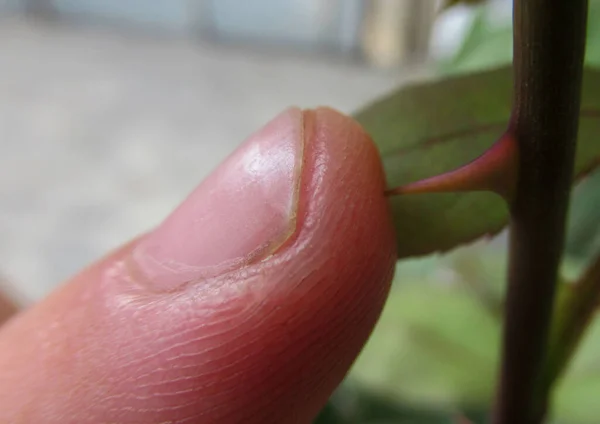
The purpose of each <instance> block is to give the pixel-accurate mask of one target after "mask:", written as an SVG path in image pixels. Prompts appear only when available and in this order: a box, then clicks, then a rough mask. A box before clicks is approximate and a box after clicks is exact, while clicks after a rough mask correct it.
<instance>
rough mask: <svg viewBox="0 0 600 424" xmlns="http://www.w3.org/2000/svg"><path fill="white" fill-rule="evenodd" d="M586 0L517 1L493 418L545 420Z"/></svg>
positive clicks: (519, 422)
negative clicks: (512, 176)
mask: <svg viewBox="0 0 600 424" xmlns="http://www.w3.org/2000/svg"><path fill="white" fill-rule="evenodd" d="M587 6H588V4H587V0H568V1H566V0H515V2H514V58H513V60H514V95H515V98H514V103H513V113H512V116H511V123H510V127H509V132H511V133H512V134H514V136H515V138H516V141H517V146H518V153H519V176H518V181H517V184H516V190H515V196H514V200H513V202H512V204H511V224H510V255H509V272H508V292H507V298H506V307H505V323H504V335H503V349H502V359H501V373H500V381H499V385H498V391H497V395H496V400H495V401H496V404H495V409H494V413H493V416H492V423H493V424H538V423H541V422H543V420H544V418H545V415H546V409H547V404H548V391H547V389H546V388H545V387H543V385H542V383H543V375H544V370H543V368H544V361H545V360H546V358H545V354H546V349H547V344H548V336H549V329H550V324H551V320H552V310H553V306H554V298H555V292H556V285H557V284H556V282H557V274H558V266H559V262H560V258H561V255H562V250H563V245H564V231H565V218H566V213H567V206H568V202H569V191H570V187H571V179H572V175H573V163H574V155H575V145H576V140H577V129H578V115H579V107H580V98H581V81H582V73H583V56H584V50H585V35H586V21H587Z"/></svg>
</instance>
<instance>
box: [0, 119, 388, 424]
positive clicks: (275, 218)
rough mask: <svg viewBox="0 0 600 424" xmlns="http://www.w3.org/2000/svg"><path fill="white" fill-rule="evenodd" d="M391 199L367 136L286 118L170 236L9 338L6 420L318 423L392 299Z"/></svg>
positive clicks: (196, 199) (33, 315) (1, 404)
mask: <svg viewBox="0 0 600 424" xmlns="http://www.w3.org/2000/svg"><path fill="white" fill-rule="evenodd" d="M383 191H384V176H383V171H382V167H381V162H380V159H379V155H378V153H377V150H376V148H375V146H374V145H373V144H372V142H371V141H370V139H369V138H368V137H367V136H366V135H365V134H364V133H363V131H362V129H361V128H360V127H359V126H358V124H356V123H355V122H354V121H353V120H351V119H350V118H348V117H345V116H343V115H341V114H339V113H337V112H335V111H332V110H330V109H317V110H314V111H301V110H299V109H289V110H287V111H285V112H284V113H283V114H281V115H279V116H278V117H277V118H276V119H275V120H274V121H272V122H270V123H269V124H268V125H267V126H266V127H265V128H263V129H262V130H260V131H259V132H258V133H256V134H254V135H253V136H251V137H250V138H249V139H248V140H247V141H246V142H245V143H244V144H243V145H242V146H241V147H240V148H238V149H237V150H236V151H235V152H234V153H233V154H232V155H231V156H230V157H229V158H228V159H226V160H225V161H224V162H223V163H222V164H221V165H220V167H219V168H217V169H216V170H215V171H214V172H213V173H212V174H211V175H210V176H209V177H208V178H207V179H206V180H205V181H204V182H202V184H200V186H199V187H198V188H197V189H196V190H195V191H194V192H193V193H192V194H191V195H190V197H189V198H188V199H187V200H185V202H184V203H183V204H182V205H181V206H179V207H178V208H177V209H176V210H175V211H174V212H173V213H172V214H171V215H170V216H169V217H168V218H167V219H166V220H165V221H164V222H163V223H162V224H161V225H160V226H159V227H158V228H157V229H155V230H153V231H152V232H149V233H148V234H145V235H142V236H140V237H138V238H137V239H135V240H133V241H131V242H129V243H128V244H126V245H125V246H122V247H120V248H119V249H117V250H116V251H114V252H112V253H110V254H109V255H108V256H106V257H105V258H103V259H101V260H99V261H98V262H97V263H95V264H93V265H91V266H90V267H88V268H87V269H85V270H83V271H82V272H81V273H80V274H78V275H76V276H75V277H73V278H72V279H70V280H69V281H67V282H65V283H64V284H63V285H62V286H61V287H60V288H59V289H58V290H56V291H55V292H54V293H52V294H51V295H50V296H49V297H48V298H46V299H44V300H43V301H41V302H40V303H38V304H36V305H34V306H33V307H31V308H29V309H27V310H25V311H23V312H21V313H19V314H17V315H15V316H14V317H13V318H12V319H10V320H9V321H8V323H7V324H5V325H4V326H3V327H2V328H1V329H0V347H1V348H0V375H1V380H0V422H2V423H45V424H56V423H61V424H65V423H78V424H85V423H144V424H151V423H227V424H234V423H246V424H252V423H261V424H262V423H307V422H310V421H311V420H312V419H313V418H314V417H315V416H316V415H317V414H318V412H319V411H320V409H321V408H322V407H323V406H324V405H325V403H326V401H327V399H328V397H329V396H330V394H331V393H332V391H333V390H334V389H335V388H336V386H337V385H338V384H339V383H340V381H341V380H342V379H343V377H344V375H345V374H346V372H347V370H348V369H349V367H350V365H351V364H352V362H353V361H354V359H355V357H356V356H357V355H358V353H359V352H360V350H361V348H362V346H363V345H364V343H365V341H366V339H367V338H368V336H369V334H370V332H371V331H372V329H373V326H374V324H375V322H376V320H377V318H378V316H379V313H380V311H381V308H382V306H383V303H384V301H385V298H386V295H387V291H388V288H389V283H390V280H391V278H392V274H393V268H394V264H395V239H394V232H393V228H392V223H391V217H390V212H389V209H388V205H387V202H386V200H385V198H384V196H383Z"/></svg>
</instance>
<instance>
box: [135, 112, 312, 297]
mask: <svg viewBox="0 0 600 424" xmlns="http://www.w3.org/2000/svg"><path fill="white" fill-rule="evenodd" d="M303 126H304V124H303V113H302V111H301V110H300V109H297V108H294V109H288V110H286V111H285V112H283V113H281V114H280V115H279V116H277V117H276V118H275V119H274V120H272V121H271V122H269V123H268V124H267V125H266V126H264V127H263V128H262V129H260V130H259V131H257V132H256V133H254V134H253V135H251V136H250V137H249V138H248V139H247V140H246V141H245V142H244V143H243V144H242V145H241V146H240V147H239V148H238V149H236V150H235V151H234V152H233V153H232V154H231V156H229V157H228V158H227V159H226V160H225V161H224V162H223V163H222V164H221V165H220V166H219V167H218V168H217V169H216V170H215V171H214V172H212V173H211V175H209V176H208V178H206V179H205V180H204V181H203V182H202V183H201V184H200V185H199V186H198V187H197V188H196V189H195V190H194V192H192V194H191V195H190V196H189V197H188V198H187V199H186V200H185V201H184V202H183V203H182V204H181V205H180V206H179V207H178V208H177V209H176V210H175V211H174V212H173V213H172V214H171V215H170V216H169V217H168V218H167V219H166V220H165V221H164V222H163V223H162V224H161V225H160V226H159V227H158V228H157V229H156V230H154V231H153V232H152V233H151V234H149V235H148V236H147V237H145V238H144V239H143V240H142V241H140V243H139V244H138V246H137V247H136V248H135V249H134V251H133V253H132V265H133V267H134V268H135V271H136V272H137V273H141V274H142V275H141V276H140V279H141V280H143V281H144V282H147V283H148V284H149V285H150V286H151V287H152V288H155V289H158V290H172V289H174V288H177V287H179V286H181V285H183V284H186V283H189V282H193V281H195V280H199V279H205V278H210V277H214V276H216V275H219V274H221V273H225V272H227V271H230V270H232V269H236V268H239V267H242V266H244V265H247V264H249V263H254V262H256V261H260V260H262V259H264V258H265V257H267V256H269V255H271V254H272V253H273V252H274V251H275V250H276V249H277V248H278V247H280V246H281V245H282V244H283V243H284V242H285V241H286V240H287V239H288V238H289V237H290V236H291V235H292V234H293V233H294V231H295V229H296V215H297V213H296V212H297V206H298V196H299V191H300V190H299V189H300V174H301V171H302V162H303V153H304V128H303Z"/></svg>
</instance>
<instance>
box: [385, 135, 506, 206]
mask: <svg viewBox="0 0 600 424" xmlns="http://www.w3.org/2000/svg"><path fill="white" fill-rule="evenodd" d="M517 155H518V152H517V143H516V140H515V138H514V137H513V136H512V134H509V133H505V134H504V135H503V136H502V137H500V139H498V140H497V141H496V142H495V143H494V145H493V146H492V147H490V148H489V149H488V150H486V151H485V152H484V153H483V154H482V155H481V156H479V157H478V158H477V159H475V160H473V161H471V162H470V163H468V164H466V165H463V166H461V167H459V168H457V169H454V170H452V171H449V172H445V173H443V174H440V175H436V176H433V177H429V178H425V179H423V180H419V181H415V182H412V183H408V184H405V185H402V186H399V187H396V188H393V189H389V190H387V191H386V192H385V195H386V196H393V195H399V194H417V193H445V192H459V191H492V192H494V193H497V194H499V195H500V196H502V197H504V199H506V200H507V201H509V202H510V201H511V199H512V197H513V193H514V189H515V185H516V183H517V173H518V157H517Z"/></svg>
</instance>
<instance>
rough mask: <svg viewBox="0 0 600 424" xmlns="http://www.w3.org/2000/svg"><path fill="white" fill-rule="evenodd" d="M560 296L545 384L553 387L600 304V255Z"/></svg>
mask: <svg viewBox="0 0 600 424" xmlns="http://www.w3.org/2000/svg"><path fill="white" fill-rule="evenodd" d="M566 289H567V291H566V293H565V294H564V296H563V298H562V299H559V302H558V307H557V308H556V312H555V319H554V325H553V328H552V336H551V342H550V348H549V349H548V357H547V359H546V365H545V367H544V369H545V374H544V377H543V383H542V385H543V387H545V388H547V390H550V388H551V387H552V385H553V384H554V382H555V381H556V380H558V378H560V376H561V375H562V374H563V372H564V371H565V370H566V368H567V366H568V364H569V362H570V359H571V358H572V357H573V355H574V353H575V352H576V350H577V347H578V346H579V345H580V344H581V341H582V339H583V336H584V335H585V332H586V330H587V328H588V327H589V324H590V323H591V322H592V320H593V318H594V316H595V314H596V312H597V311H598V306H599V305H600V257H597V258H596V260H595V261H594V262H593V263H592V265H591V266H590V267H589V268H588V269H587V270H586V271H585V273H584V274H583V275H582V276H581V278H580V279H579V280H578V281H577V283H575V284H574V285H573V286H567V287H566Z"/></svg>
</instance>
